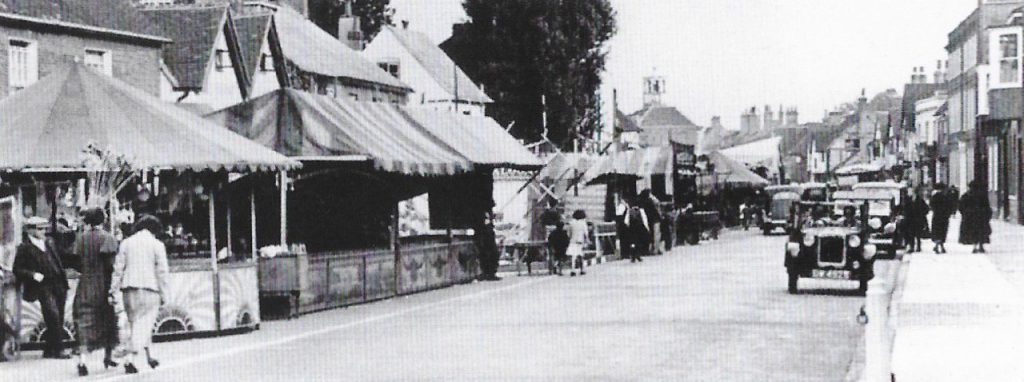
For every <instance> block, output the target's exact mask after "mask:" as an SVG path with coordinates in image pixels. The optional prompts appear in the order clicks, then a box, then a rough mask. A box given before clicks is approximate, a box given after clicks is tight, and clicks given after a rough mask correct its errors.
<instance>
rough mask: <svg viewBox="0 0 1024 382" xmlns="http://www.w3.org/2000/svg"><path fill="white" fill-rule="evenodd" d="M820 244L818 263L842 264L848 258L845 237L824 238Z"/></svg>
mask: <svg viewBox="0 0 1024 382" xmlns="http://www.w3.org/2000/svg"><path fill="white" fill-rule="evenodd" d="M820 240H821V241H820V243H819V244H818V261H820V262H825V263H842V262H843V259H844V258H845V257H846V239H845V238H843V237H822V238H820Z"/></svg>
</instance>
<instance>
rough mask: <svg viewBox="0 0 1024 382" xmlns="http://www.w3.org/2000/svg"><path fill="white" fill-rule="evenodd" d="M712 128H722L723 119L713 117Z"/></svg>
mask: <svg viewBox="0 0 1024 382" xmlns="http://www.w3.org/2000/svg"><path fill="white" fill-rule="evenodd" d="M711 127H714V128H718V127H722V117H719V116H717V115H716V116H714V117H711Z"/></svg>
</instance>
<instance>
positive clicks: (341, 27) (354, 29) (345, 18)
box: [338, 0, 366, 50]
mask: <svg viewBox="0 0 1024 382" xmlns="http://www.w3.org/2000/svg"><path fill="white" fill-rule="evenodd" d="M338 40H341V42H343V43H345V45H347V46H348V47H349V48H352V49H353V50H363V49H364V48H366V41H364V40H363V30H362V28H360V25H359V17H356V16H355V15H353V14H352V1H351V0H347V1H345V14H344V15H341V17H339V18H338Z"/></svg>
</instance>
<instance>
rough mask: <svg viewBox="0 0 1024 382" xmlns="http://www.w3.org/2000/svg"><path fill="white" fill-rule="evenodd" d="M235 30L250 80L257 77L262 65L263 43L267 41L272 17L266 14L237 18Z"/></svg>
mask: <svg viewBox="0 0 1024 382" xmlns="http://www.w3.org/2000/svg"><path fill="white" fill-rule="evenodd" d="M234 19H235V29H236V30H237V31H238V43H239V45H241V48H242V61H243V62H245V70H246V72H247V73H248V75H249V78H253V77H254V76H255V75H256V71H257V70H259V65H260V59H261V57H260V53H261V52H262V50H263V43H264V42H266V41H267V32H268V31H269V30H270V24H271V20H272V16H271V14H269V13H266V14H249V15H244V16H235V18H234Z"/></svg>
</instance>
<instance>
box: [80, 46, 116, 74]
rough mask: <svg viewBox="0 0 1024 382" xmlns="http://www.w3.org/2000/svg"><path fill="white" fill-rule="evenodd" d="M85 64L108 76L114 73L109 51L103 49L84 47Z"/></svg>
mask: <svg viewBox="0 0 1024 382" xmlns="http://www.w3.org/2000/svg"><path fill="white" fill-rule="evenodd" d="M85 66H88V67H90V68H93V69H96V70H97V71H99V72H100V73H103V74H106V75H108V76H113V75H114V68H113V60H112V57H111V53H110V52H108V51H105V50H98V49H86V50H85Z"/></svg>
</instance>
